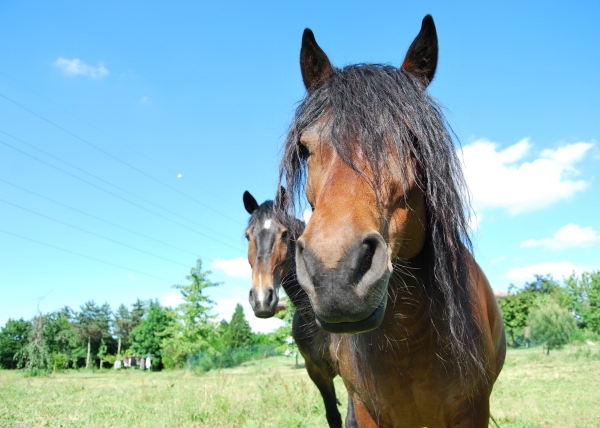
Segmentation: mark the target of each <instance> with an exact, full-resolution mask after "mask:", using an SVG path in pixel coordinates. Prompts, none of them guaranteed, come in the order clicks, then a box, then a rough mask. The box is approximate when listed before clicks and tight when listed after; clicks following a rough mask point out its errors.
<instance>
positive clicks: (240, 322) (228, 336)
mask: <svg viewBox="0 0 600 428" xmlns="http://www.w3.org/2000/svg"><path fill="white" fill-rule="evenodd" d="M251 342H252V329H251V328H250V324H249V323H248V321H247V320H246V317H245V316H244V308H243V307H242V305H240V304H239V303H238V304H237V305H236V307H235V311H234V312H233V315H232V316H231V322H230V323H229V325H228V326H227V330H226V331H225V335H224V338H223V346H224V347H225V348H229V349H231V348H243V347H245V346H248V345H250V344H251Z"/></svg>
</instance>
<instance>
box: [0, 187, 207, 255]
mask: <svg viewBox="0 0 600 428" xmlns="http://www.w3.org/2000/svg"><path fill="white" fill-rule="evenodd" d="M0 181H1V182H3V183H5V184H8V185H9V186H13V187H16V188H17V189H20V190H22V191H24V192H27V193H30V194H32V195H35V196H37V197H38V198H42V199H45V200H47V201H50V202H52V203H55V204H57V205H60V206H62V207H65V208H68V209H70V210H72V211H75V212H76V213H79V214H83V215H85V216H88V217H91V218H93V219H95V220H98V221H101V222H103V223H106V224H109V225H111V226H114V227H117V228H119V229H122V230H125V231H127V232H129V233H133V234H135V235H138V236H141V237H142V238H146V239H149V240H151V241H154V242H158V243H159V244H162V245H164V246H167V247H170V248H173V249H175V250H178V251H181V252H183V253H187V254H189V255H192V256H195V257H197V254H195V253H192V252H191V251H188V250H184V249H183V248H179V247H176V246H174V245H171V244H169V243H167V242H163V241H161V240H159V239H156V238H153V237H151V236H148V235H144V234H143V233H139V232H136V231H135V230H131V229H129V228H127V227H124V226H121V225H118V224H116V223H113V222H112V221H108V220H105V219H103V218H100V217H97V216H95V215H93V214H90V213H86V212H85V211H81V210H79V209H77V208H74V207H72V206H69V205H67V204H63V203H62V202H58V201H56V200H54V199H51V198H48V197H46V196H43V195H40V194H39V193H36V192H34V191H32V190H29V189H25V188H24V187H21V186H17V185H16V184H14V183H11V182H9V181H6V180H3V179H2V178H0Z"/></svg>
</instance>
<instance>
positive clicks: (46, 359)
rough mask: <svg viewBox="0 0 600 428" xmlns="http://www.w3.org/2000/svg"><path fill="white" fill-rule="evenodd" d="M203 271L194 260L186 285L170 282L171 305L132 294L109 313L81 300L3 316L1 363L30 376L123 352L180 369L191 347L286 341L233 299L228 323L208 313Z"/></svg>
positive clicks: (106, 361)
mask: <svg viewBox="0 0 600 428" xmlns="http://www.w3.org/2000/svg"><path fill="white" fill-rule="evenodd" d="M210 274H211V272H210V271H204V270H203V268H202V260H200V259H198V260H197V262H196V266H195V267H193V268H192V269H191V271H190V275H189V276H187V277H186V278H187V280H188V281H189V283H188V284H186V285H175V286H174V288H176V289H177V290H179V292H180V293H181V298H182V303H181V304H179V305H177V306H176V307H174V308H171V307H165V306H162V305H161V304H160V303H159V302H158V300H149V301H142V300H140V299H138V300H136V301H135V302H134V303H133V304H131V306H130V307H128V306H126V305H124V304H121V305H120V306H119V307H118V308H117V309H116V310H114V311H113V310H112V309H111V307H110V306H109V305H108V303H104V304H102V305H99V304H97V303H95V302H94V301H88V302H85V303H84V304H83V305H81V306H80V307H79V309H78V310H74V309H72V308H70V307H68V306H65V307H63V308H62V309H60V310H58V311H55V312H51V313H46V314H42V313H40V314H38V315H37V316H35V317H34V318H33V319H31V320H24V319H18V320H15V319H9V320H8V321H7V322H6V324H5V325H4V326H3V327H2V328H1V329H0V367H1V368H4V369H18V368H23V369H25V370H28V371H31V372H33V373H34V374H35V373H41V372H48V371H52V370H62V369H78V368H83V367H85V368H103V367H110V366H112V364H113V363H114V362H115V361H116V360H117V359H121V358H123V357H125V356H133V355H137V356H147V355H151V356H152V369H153V370H160V369H162V368H181V367H183V366H185V364H186V359H187V357H188V355H191V354H194V353H199V352H202V353H208V354H211V353H214V354H217V353H219V352H222V351H223V350H225V349H232V348H243V347H247V346H250V345H276V346H282V345H284V344H285V339H286V338H287V337H289V335H290V326H289V325H286V326H284V327H281V328H279V329H278V330H276V331H274V332H272V333H269V334H262V333H254V332H252V330H251V328H250V325H249V324H248V321H247V320H246V318H245V316H244V310H243V308H242V306H241V305H239V304H238V305H237V307H236V309H235V312H234V313H233V316H232V318H231V320H230V321H229V322H227V321H226V320H221V321H220V322H219V321H217V320H216V319H215V316H214V315H212V314H211V310H212V309H213V307H214V302H213V301H211V300H210V299H209V298H208V297H207V296H206V295H205V293H206V289H207V288H209V287H215V286H218V285H221V283H218V282H213V281H211V280H210V278H209V276H210ZM290 310H293V309H291V308H290V309H288V311H287V312H289V311H290ZM283 315H284V318H285V317H286V314H285V313H284V314H283ZM288 315H289V314H288ZM287 318H289V316H287Z"/></svg>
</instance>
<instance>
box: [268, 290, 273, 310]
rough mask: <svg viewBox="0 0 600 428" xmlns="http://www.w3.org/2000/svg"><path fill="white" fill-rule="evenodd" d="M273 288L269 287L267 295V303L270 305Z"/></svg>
mask: <svg viewBox="0 0 600 428" xmlns="http://www.w3.org/2000/svg"><path fill="white" fill-rule="evenodd" d="M273 294H274V293H273V289H272V288H270V289H269V295H268V296H267V305H269V306H271V303H273Z"/></svg>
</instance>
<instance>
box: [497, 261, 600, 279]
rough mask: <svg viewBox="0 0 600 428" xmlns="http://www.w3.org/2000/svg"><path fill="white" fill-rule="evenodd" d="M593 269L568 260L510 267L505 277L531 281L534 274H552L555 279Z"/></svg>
mask: <svg viewBox="0 0 600 428" xmlns="http://www.w3.org/2000/svg"><path fill="white" fill-rule="evenodd" d="M592 270H594V267H593V266H578V265H574V264H573V263H569V262H557V263H554V262H546V263H539V264H536V265H530V266H522V267H517V268H513V269H510V270H509V271H508V272H506V274H505V275H504V276H505V278H507V279H509V280H511V281H515V282H526V281H533V280H534V279H535V278H534V275H547V274H550V275H552V276H553V277H554V278H555V279H561V278H563V277H569V276H571V274H572V273H573V272H575V273H576V274H578V275H579V274H581V273H583V272H589V271H592Z"/></svg>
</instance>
